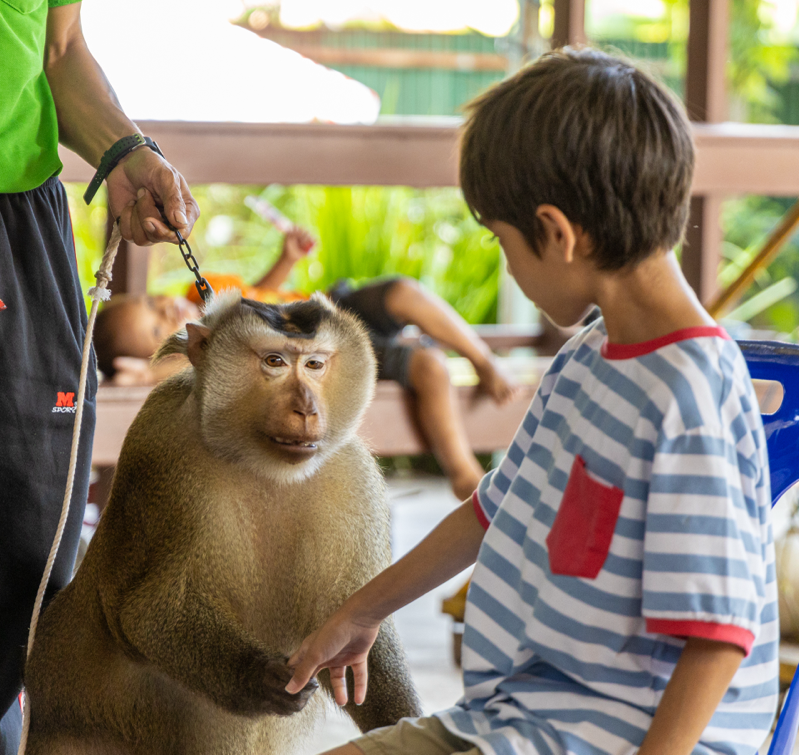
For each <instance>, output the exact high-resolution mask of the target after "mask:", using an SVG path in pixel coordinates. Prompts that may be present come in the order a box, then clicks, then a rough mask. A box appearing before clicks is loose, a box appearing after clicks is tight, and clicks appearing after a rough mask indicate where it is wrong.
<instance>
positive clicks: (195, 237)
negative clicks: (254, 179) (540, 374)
mask: <svg viewBox="0 0 799 755" xmlns="http://www.w3.org/2000/svg"><path fill="white" fill-rule="evenodd" d="M193 192H194V195H195V197H196V198H197V200H198V202H199V204H200V208H201V210H202V213H203V214H202V216H201V217H200V220H199V221H198V223H197V225H196V227H195V230H194V233H193V234H192V237H191V239H190V241H191V243H192V248H193V249H194V253H195V256H196V257H197V259H198V261H199V263H200V267H201V269H202V270H205V271H209V272H216V273H233V274H237V275H240V276H241V277H242V278H243V279H244V280H245V281H246V282H255V281H256V280H258V279H259V278H260V277H261V276H262V275H263V274H264V273H265V272H266V271H267V270H268V269H269V267H270V265H271V264H272V263H273V262H274V261H275V260H276V259H277V256H278V255H279V253H280V247H281V243H282V236H281V234H280V233H279V232H278V231H276V230H275V229H274V228H272V227H271V226H270V225H269V224H268V223H267V222H266V221H263V220H261V219H260V218H259V217H258V216H256V215H255V214H254V213H253V212H252V211H251V210H250V209H249V208H247V207H246V206H245V204H244V198H245V197H246V196H247V195H248V194H255V195H259V194H261V192H263V196H264V197H265V198H266V199H268V200H269V201H270V202H271V203H272V204H274V205H275V206H276V207H277V208H278V209H280V210H281V211H282V212H283V213H284V214H285V215H286V216H288V217H289V218H290V219H291V220H292V221H293V222H296V223H297V224H299V225H303V226H305V227H306V228H308V229H309V230H310V231H311V232H312V233H313V234H314V235H315V236H316V238H317V239H318V244H317V246H316V248H315V250H314V252H313V253H312V254H311V256H310V257H309V258H308V259H307V260H304V261H302V262H300V263H298V264H297V265H296V267H295V269H294V271H293V273H292V276H291V278H290V280H289V282H288V286H289V288H293V289H296V290H299V291H303V292H305V293H310V292H312V291H317V290H326V289H328V288H329V287H330V286H331V285H332V284H333V283H335V282H336V281H337V280H339V279H342V278H347V279H350V280H352V281H353V282H355V283H363V282H365V281H367V280H372V279H374V278H379V277H382V276H387V275H407V276H410V277H412V278H416V279H418V280H420V281H421V282H422V283H423V284H424V285H425V286H427V287H428V288H429V289H430V290H432V291H434V292H435V293H437V294H438V295H439V296H441V297H442V298H444V299H446V300H447V301H448V302H449V303H450V304H452V306H453V307H455V309H456V310H457V311H458V312H459V313H460V314H461V315H462V316H463V317H464V318H465V319H466V320H467V321H469V322H473V323H480V322H494V321H496V313H497V297H498V289H499V275H500V252H499V246H498V245H497V244H496V242H495V241H493V240H492V236H491V234H490V233H489V232H488V231H487V230H486V229H484V228H482V227H481V226H479V225H478V224H477V223H476V222H475V220H474V219H473V218H472V217H471V215H470V214H469V211H468V210H467V208H466V206H465V204H464V203H463V199H462V197H461V195H460V192H459V191H458V190H456V189H432V190H424V191H422V190H417V189H410V188H406V187H390V188H389V187H322V186H293V187H283V186H269V187H266V188H264V189H262V188H261V187H253V186H230V185H224V184H211V185H208V186H195V187H193ZM191 280H192V278H191V275H190V273H189V272H188V270H187V269H186V268H185V266H184V264H183V261H182V259H181V257H180V255H179V254H178V253H177V250H175V248H174V247H171V246H168V245H160V246H158V247H156V248H155V249H154V251H153V255H152V258H151V266H150V283H149V288H150V290H151V291H152V292H154V293H172V294H177V293H184V292H185V290H186V287H187V286H188V285H190V283H191Z"/></svg>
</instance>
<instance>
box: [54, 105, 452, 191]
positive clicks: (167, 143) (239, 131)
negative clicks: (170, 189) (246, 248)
mask: <svg viewBox="0 0 799 755" xmlns="http://www.w3.org/2000/svg"><path fill="white" fill-rule="evenodd" d="M455 123H457V119H453V118H450V119H442V120H440V121H439V122H438V124H439V125H422V126H420V125H415V126H407V125H402V126H396V125H378V126H339V125H331V124H316V123H314V124H280V123H269V124H260V123H196V122H179V121H149V122H148V121H140V122H139V123H138V125H139V127H140V128H141V129H142V131H143V132H144V133H145V134H147V135H148V136H150V137H152V138H153V139H155V141H157V142H158V144H159V146H160V147H161V149H162V150H163V151H164V154H165V155H166V156H167V157H168V159H169V160H170V162H172V164H173V165H175V166H176V167H177V168H178V169H179V170H180V171H181V172H182V173H183V175H184V177H185V178H186V180H187V181H188V182H189V183H213V182H225V183H239V184H247V183H252V184H268V183H284V184H295V183H300V184H302V183H308V184H325V185H355V184H371V185H405V186H418V187H429V186H453V185H455V184H456V183H457V179H458V164H457V131H456V128H455ZM60 154H61V158H62V161H63V162H64V171H63V173H62V179H63V180H65V181H81V182H87V181H89V180H91V176H92V175H93V171H92V170H91V168H89V166H87V165H86V164H85V163H84V162H83V161H82V160H81V159H80V158H79V157H77V156H76V155H74V154H73V153H71V152H68V151H67V150H61V152H60Z"/></svg>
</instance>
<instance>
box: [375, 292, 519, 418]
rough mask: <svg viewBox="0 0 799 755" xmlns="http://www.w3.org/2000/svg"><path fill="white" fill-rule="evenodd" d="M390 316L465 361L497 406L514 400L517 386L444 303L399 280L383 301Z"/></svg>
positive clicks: (476, 337) (458, 316)
mask: <svg viewBox="0 0 799 755" xmlns="http://www.w3.org/2000/svg"><path fill="white" fill-rule="evenodd" d="M385 305H386V309H387V310H388V312H389V314H390V315H391V316H392V317H393V318H394V319H395V320H397V322H401V323H404V324H411V325H416V326H417V327H418V328H419V329H420V330H421V331H422V332H423V333H426V334H427V335H428V336H430V337H431V338H434V339H435V340H436V341H438V342H439V343H441V344H443V345H444V346H446V347H447V348H450V349H452V350H453V351H456V352H457V353H458V354H460V355H461V356H463V357H466V358H467V359H468V360H469V361H470V362H471V363H472V365H473V366H474V369H475V372H476V373H477V377H478V379H479V380H480V385H481V386H482V387H483V389H484V390H485V391H486V392H487V393H488V394H489V395H490V396H491V397H492V398H493V399H494V400H495V401H496V402H497V403H498V404H504V403H505V402H507V401H509V400H510V399H512V398H513V396H514V394H515V393H516V391H517V390H518V386H517V385H515V384H514V382H513V381H512V380H511V379H510V378H509V377H508V376H506V375H505V374H503V372H502V371H501V370H500V369H499V367H498V366H497V362H496V360H495V358H494V355H493V354H492V353H491V350H490V349H489V348H488V346H486V345H485V343H484V342H483V341H482V340H481V339H480V337H479V336H478V335H477V334H476V333H475V332H474V331H473V330H472V329H471V328H470V327H469V324H468V323H467V322H466V321H465V320H464V319H463V318H462V317H461V316H460V315H459V314H458V313H457V312H456V311H455V310H454V309H453V308H452V307H451V306H450V305H449V304H447V302H445V301H444V300H443V299H440V298H439V297H438V296H435V295H434V294H431V293H430V292H429V291H426V290H425V289H424V288H423V287H422V286H420V285H419V283H417V282H416V281H415V280H413V279H412V278H400V279H399V280H397V282H396V283H394V285H393V286H392V287H391V288H390V289H389V290H388V293H387V294H386V299H385Z"/></svg>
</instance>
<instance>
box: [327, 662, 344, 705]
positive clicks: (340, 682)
mask: <svg viewBox="0 0 799 755" xmlns="http://www.w3.org/2000/svg"><path fill="white" fill-rule="evenodd" d="M330 684H331V685H332V686H333V697H334V698H335V699H336V704H337V705H340V706H344V705H346V704H347V700H348V696H347V667H346V666H332V667H331V668H330Z"/></svg>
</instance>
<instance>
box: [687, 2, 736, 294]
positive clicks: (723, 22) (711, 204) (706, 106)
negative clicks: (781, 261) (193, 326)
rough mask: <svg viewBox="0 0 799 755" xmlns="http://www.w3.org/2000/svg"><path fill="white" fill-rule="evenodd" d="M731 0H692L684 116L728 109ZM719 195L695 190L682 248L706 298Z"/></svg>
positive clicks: (721, 114)
mask: <svg viewBox="0 0 799 755" xmlns="http://www.w3.org/2000/svg"><path fill="white" fill-rule="evenodd" d="M728 6H729V0H690V2H689V8H690V11H689V12H690V18H689V30H688V64H687V68H686V74H685V102H686V109H687V111H688V117H689V118H691V120H693V121H697V122H702V123H718V122H721V121H723V120H724V119H725V118H726V115H727V76H726V66H727V50H728V36H729V7H728ZM722 241H723V234H722V231H721V199H720V196H719V195H717V194H711V193H699V192H696V191H695V193H694V197H693V199H692V200H691V215H690V218H689V221H688V229H687V231H686V237H685V243H684V244H683V250H682V268H683V272H684V273H685V276H686V278H687V279H688V282H689V283H690V284H691V286H692V287H693V289H694V291H696V293H697V295H698V296H699V298H700V300H701V301H703V302H707V301H709V300H710V299H711V298H712V297H713V296H714V294H715V292H716V288H717V277H718V266H719V261H720V260H721V244H722Z"/></svg>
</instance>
